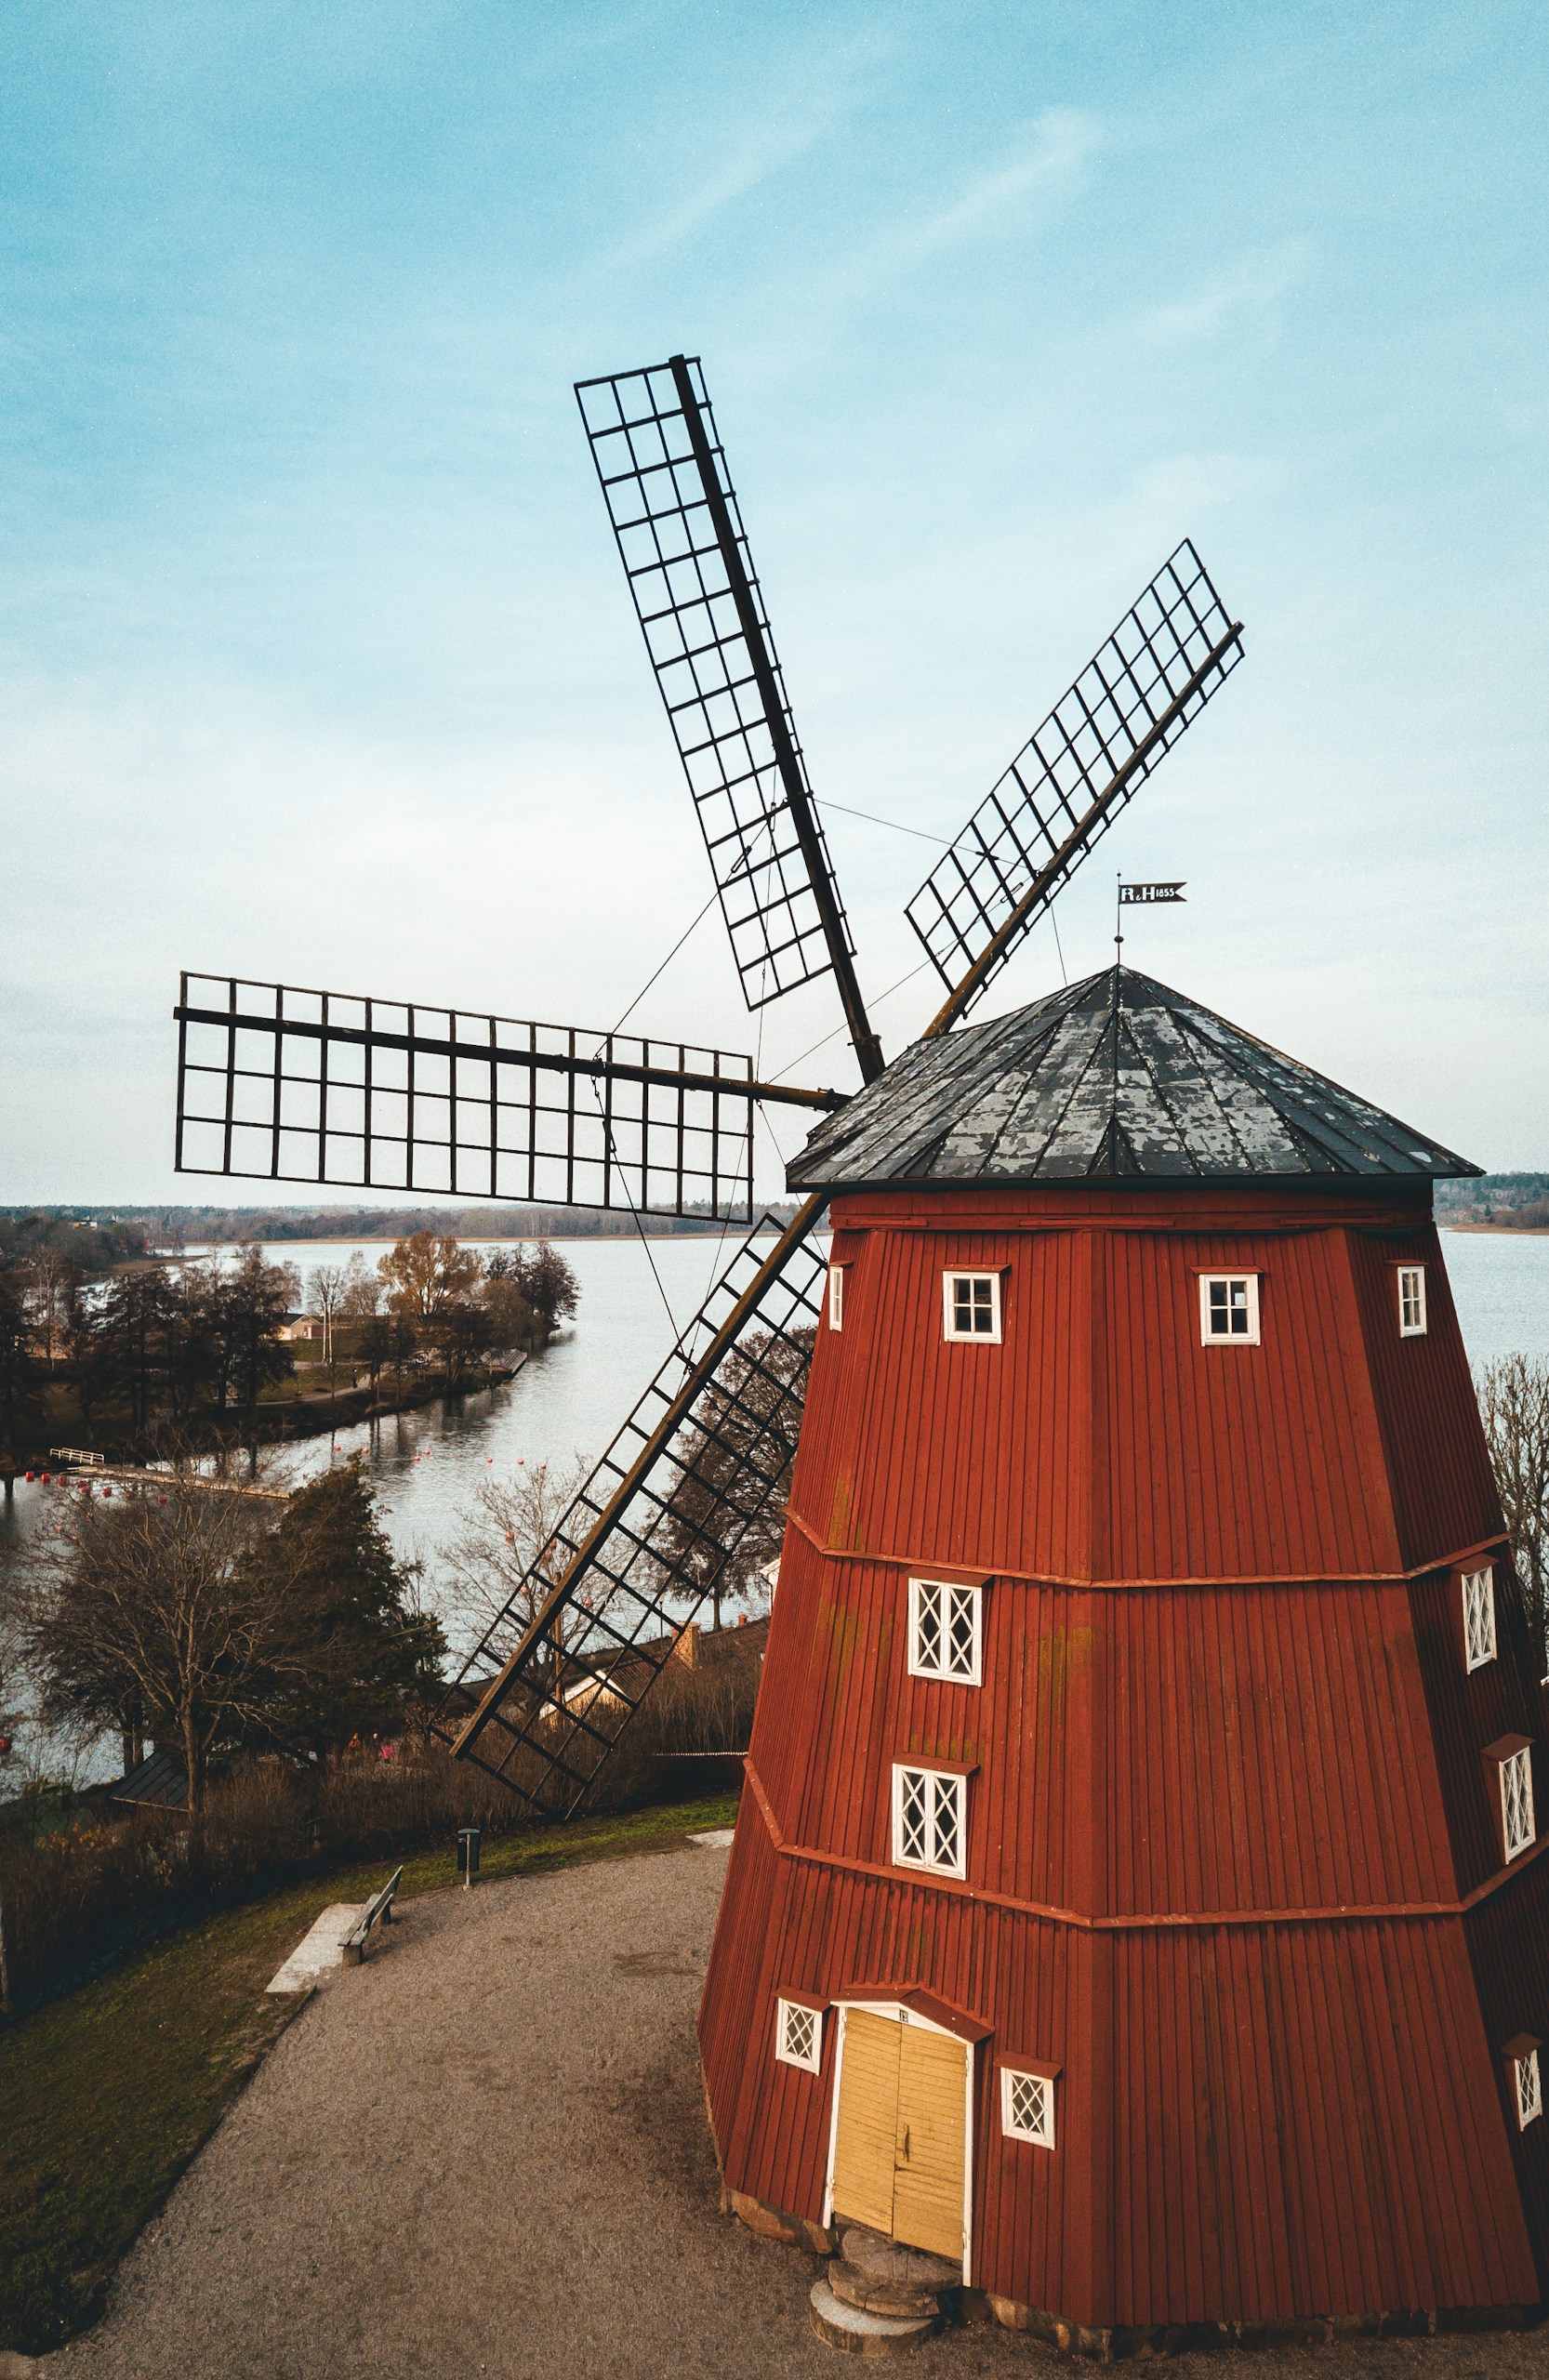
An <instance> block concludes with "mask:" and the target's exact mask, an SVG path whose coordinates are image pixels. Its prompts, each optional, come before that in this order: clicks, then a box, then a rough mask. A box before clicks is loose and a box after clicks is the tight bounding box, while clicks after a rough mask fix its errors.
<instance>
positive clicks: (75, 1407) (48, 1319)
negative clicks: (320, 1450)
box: [0, 1231, 579, 1460]
mask: <svg viewBox="0 0 1549 2380" xmlns="http://www.w3.org/2000/svg"><path fill="white" fill-rule="evenodd" d="M305 1294H306V1301H307V1306H308V1308H309V1310H310V1311H311V1314H312V1315H313V1316H315V1317H316V1321H317V1325H318V1326H319V1328H320V1329H321V1335H322V1361H323V1364H324V1367H325V1369H326V1372H327V1377H328V1382H329V1387H330V1390H331V1391H332V1390H337V1388H338V1384H339V1375H340V1371H341V1369H342V1370H343V1371H344V1373H345V1380H346V1384H347V1385H353V1384H355V1383H356V1382H361V1383H363V1384H364V1385H365V1386H367V1387H369V1389H370V1391H371V1393H372V1396H373V1398H374V1399H375V1398H376V1397H377V1395H379V1394H380V1389H381V1382H382V1379H383V1376H384V1374H387V1373H391V1374H393V1375H394V1377H395V1380H396V1383H397V1386H398V1391H399V1394H400V1395H401V1394H402V1389H403V1379H404V1373H405V1371H407V1370H408V1369H411V1368H413V1369H423V1368H424V1367H425V1365H426V1364H427V1363H433V1364H434V1365H435V1366H436V1367H437V1369H438V1370H439V1374H440V1379H441V1383H442V1385H443V1387H444V1389H445V1390H446V1391H447V1392H448V1393H449V1394H451V1393H455V1392H456V1391H457V1390H458V1389H460V1388H462V1387H464V1386H466V1385H467V1383H468V1382H469V1379H470V1375H472V1374H474V1373H475V1372H476V1371H477V1369H478V1367H479V1366H480V1365H481V1364H482V1363H483V1362H485V1361H486V1360H488V1359H490V1358H492V1357H499V1356H504V1355H510V1354H512V1353H514V1352H516V1351H517V1350H521V1349H529V1348H534V1347H538V1346H542V1345H543V1344H544V1343H545V1342H546V1341H547V1340H549V1338H550V1337H551V1336H552V1335H553V1333H554V1331H555V1330H556V1329H558V1327H559V1325H560V1324H561V1322H563V1321H564V1320H565V1319H567V1318H568V1317H569V1316H571V1315H573V1314H574V1313H575V1311H576V1301H577V1297H578V1294H579V1293H578V1289H577V1286H576V1276H575V1275H574V1274H573V1272H572V1271H571V1269H570V1267H569V1265H568V1264H567V1263H565V1261H564V1258H563V1256H562V1255H561V1254H560V1252H559V1250H557V1249H556V1248H554V1247H553V1246H551V1245H550V1244H547V1243H539V1244H538V1245H536V1246H533V1247H528V1246H523V1245H522V1244H520V1243H518V1244H515V1245H513V1246H510V1247H504V1248H498V1249H496V1250H494V1251H493V1252H492V1253H491V1254H489V1255H488V1256H487V1257H483V1258H482V1257H481V1256H480V1254H479V1252H478V1251H477V1250H474V1249H470V1248H467V1247H464V1246H463V1245H462V1243H461V1242H460V1241H458V1240H457V1239H456V1238H455V1237H453V1236H451V1235H450V1234H447V1233H442V1234H436V1233H432V1232H428V1231H426V1232H416V1233H413V1234H412V1235H411V1236H409V1237H408V1238H406V1239H401V1240H399V1241H398V1242H397V1243H396V1245H395V1246H394V1247H392V1248H391V1249H389V1250H387V1251H386V1253H385V1254H384V1255H383V1256H382V1257H381V1258H380V1259H379V1260H378V1262H377V1263H376V1264H375V1265H370V1264H367V1263H365V1262H364V1259H363V1258H362V1257H361V1255H360V1254H359V1252H358V1251H357V1252H356V1253H355V1254H354V1255H353V1256H352V1257H351V1259H350V1260H349V1262H348V1263H324V1264H321V1265H319V1266H317V1267H316V1268H315V1269H314V1270H313V1272H312V1273H311V1276H310V1277H309V1278H308V1280H307V1283H306V1285H305ZM302 1298H303V1287H302V1282H301V1278H300V1276H299V1274H298V1271H297V1268H296V1267H295V1266H294V1265H291V1264H279V1263H271V1261H270V1259H269V1258H268V1257H267V1256H266V1255H265V1253H264V1250H262V1249H261V1248H260V1247H258V1246H256V1245H254V1246H248V1247H245V1248H243V1249H242V1250H239V1251H238V1253H237V1256H236V1260H235V1262H234V1263H218V1262H216V1261H214V1260H207V1259H206V1260H201V1259H191V1260H188V1261H186V1262H182V1263H166V1262H160V1261H156V1260H154V1259H141V1260H139V1261H138V1262H137V1261H133V1260H131V1261H130V1262H129V1263H121V1264H120V1265H119V1266H118V1268H117V1269H116V1270H114V1271H113V1272H112V1273H111V1274H110V1275H109V1276H108V1278H107V1280H106V1282H105V1284H104V1283H99V1282H97V1281H94V1280H93V1279H92V1277H91V1268H90V1266H89V1264H88V1262H87V1261H86V1256H85V1254H84V1252H83V1251H80V1250H77V1249H76V1248H74V1247H73V1245H72V1244H71V1241H70V1240H69V1238H68V1237H63V1238H61V1237H60V1236H59V1235H51V1236H39V1237H38V1238H36V1239H35V1240H34V1241H33V1244H32V1245H31V1246H23V1247H22V1248H20V1250H19V1249H18V1248H17V1247H16V1246H15V1244H14V1243H10V1244H0V1458H4V1457H6V1456H10V1457H11V1458H12V1459H13V1460H14V1459H16V1458H17V1457H19V1456H21V1455H24V1454H26V1453H29V1452H35V1451H39V1450H41V1448H43V1447H44V1446H45V1444H46V1441H47V1439H48V1437H50V1436H54V1437H60V1438H63V1437H79V1438H80V1439H81V1440H82V1441H84V1442H85V1443H86V1444H96V1443H99V1441H101V1440H102V1439H104V1438H107V1439H111V1440H112V1441H113V1442H114V1443H118V1442H123V1443H126V1445H128V1446H130V1447H134V1448H144V1447H148V1446H152V1445H154V1444H156V1443H157V1442H158V1440H159V1439H161V1438H167V1437H170V1438H175V1439H177V1440H179V1442H185V1443H186V1442H187V1440H188V1438H189V1435H190V1433H191V1431H192V1432H195V1433H197V1431H198V1430H199V1429H200V1428H201V1427H203V1426H205V1425H208V1424H214V1425H215V1426H216V1427H217V1429H218V1430H221V1431H224V1430H225V1429H227V1428H229V1426H230V1424H231V1422H232V1421H242V1420H247V1421H251V1419H252V1416H253V1414H254V1412H255V1410H256V1408H257V1407H258V1402H259V1400H260V1398H261V1397H262V1396H263V1395H264V1394H265V1392H266V1391H271V1390H273V1389H275V1388H277V1387H278V1386H279V1385H280V1384H281V1383H283V1382H286V1381H288V1380H289V1379H290V1378H291V1377H292V1375H293V1374H294V1372H295V1369H296V1342H295V1341H294V1339H293V1338H291V1337H290V1336H289V1335H288V1333H289V1329H290V1327H291V1325H292V1323H293V1321H294V1318H295V1317H296V1316H297V1314H298V1309H300V1307H301V1304H302Z"/></svg>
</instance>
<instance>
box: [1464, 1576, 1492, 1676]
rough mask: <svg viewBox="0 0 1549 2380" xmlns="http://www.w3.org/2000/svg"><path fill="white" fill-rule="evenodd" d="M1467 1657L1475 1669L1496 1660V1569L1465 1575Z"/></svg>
mask: <svg viewBox="0 0 1549 2380" xmlns="http://www.w3.org/2000/svg"><path fill="white" fill-rule="evenodd" d="M1463 1658H1464V1660H1465V1661H1466V1663H1467V1666H1468V1667H1469V1668H1470V1669H1471V1670H1478V1669H1483V1667H1484V1665H1485V1663H1486V1662H1487V1661H1492V1660H1493V1659H1495V1573H1494V1571H1493V1570H1492V1569H1484V1570H1465V1571H1464V1572H1463Z"/></svg>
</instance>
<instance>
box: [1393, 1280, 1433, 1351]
mask: <svg viewBox="0 0 1549 2380" xmlns="http://www.w3.org/2000/svg"><path fill="white" fill-rule="evenodd" d="M1411 1282H1412V1283H1413V1288H1412V1289H1411V1288H1410V1283H1411ZM1425 1330H1426V1322H1425V1267H1424V1265H1423V1264H1400V1265H1399V1267H1398V1336H1399V1338H1400V1339H1423V1338H1424V1336H1425Z"/></svg>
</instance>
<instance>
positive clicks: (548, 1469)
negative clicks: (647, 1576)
mask: <svg viewBox="0 0 1549 2380" xmlns="http://www.w3.org/2000/svg"><path fill="white" fill-rule="evenodd" d="M589 1468H590V1466H589V1463H588V1462H587V1461H586V1460H585V1458H584V1456H581V1455H576V1456H575V1457H574V1459H573V1460H572V1461H569V1462H565V1463H554V1462H529V1463H518V1464H517V1466H516V1468H515V1470H514V1471H513V1472H511V1473H510V1475H509V1476H508V1477H507V1478H504V1479H500V1478H496V1477H494V1476H490V1477H486V1478H484V1479H481V1480H480V1482H479V1484H478V1486H477V1488H475V1489H474V1491H473V1501H472V1502H471V1504H470V1505H469V1506H468V1508H467V1509H466V1510H465V1511H464V1512H463V1513H462V1514H461V1515H460V1516H459V1520H458V1525H457V1535H456V1536H455V1537H454V1538H453V1539H452V1540H450V1541H449V1543H447V1544H445V1545H444V1546H442V1547H441V1548H440V1549H439V1556H440V1578H439V1581H438V1601H439V1603H440V1605H441V1607H442V1609H443V1611H444V1615H445V1617H446V1619H447V1620H448V1621H449V1622H450V1623H451V1626H452V1628H453V1629H455V1630H456V1631H457V1633H458V1634H459V1635H460V1636H461V1637H462V1638H463V1640H464V1642H465V1643H469V1644H472V1643H475V1642H477V1640H478V1639H479V1638H480V1637H481V1636H482V1635H483V1633H484V1631H485V1630H486V1629H487V1628H489V1627H490V1626H491V1625H492V1624H493V1622H494V1621H495V1620H497V1619H498V1618H499V1617H500V1615H501V1613H502V1612H503V1611H505V1610H506V1608H507V1607H508V1606H509V1607H510V1609H511V1611H512V1614H513V1616H514V1618H515V1620H516V1622H517V1624H518V1626H519V1627H523V1628H525V1627H528V1626H530V1625H531V1623H532V1622H533V1620H536V1617H537V1614H538V1611H539V1609H540V1608H541V1607H542V1604H543V1601H544V1598H545V1596H546V1595H547V1594H548V1593H549V1588H550V1587H551V1586H552V1585H553V1584H554V1582H555V1580H557V1579H558V1578H559V1576H560V1574H561V1571H562V1570H563V1566H564V1561H565V1558H566V1556H565V1553H564V1549H563V1546H561V1545H560V1544H558V1543H557V1542H556V1535H555V1533H556V1531H557V1530H558V1528H559V1527H560V1524H561V1522H562V1521H563V1518H564V1516H565V1514H566V1513H567V1512H568V1511H569V1509H570V1506H571V1505H572V1503H573V1502H574V1501H575V1500H576V1494H577V1492H578V1490H579V1489H580V1488H581V1487H582V1485H583V1484H584V1482H585V1480H586V1477H587V1474H588V1472H589ZM597 1608H598V1607H597V1606H596V1605H595V1604H593V1605H592V1606H590V1607H589V1606H588V1605H587V1603H586V1602H585V1600H584V1599H583V1601H582V1603H581V1605H580V1607H579V1608H578V1609H576V1610H573V1611H567V1612H566V1613H565V1614H564V1615H563V1619H562V1620H560V1622H559V1633H558V1637H557V1646H558V1650H559V1654H560V1657H561V1659H562V1660H563V1656H564V1655H565V1654H566V1653H568V1652H569V1651H570V1650H571V1649H572V1648H573V1647H577V1646H579V1645H580V1643H581V1641H582V1640H583V1639H584V1637H585V1636H586V1633H587V1631H588V1629H589V1625H590V1622H591V1619H592V1617H593V1614H594V1612H595V1610H596V1609H597Z"/></svg>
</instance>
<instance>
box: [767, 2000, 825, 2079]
mask: <svg viewBox="0 0 1549 2380" xmlns="http://www.w3.org/2000/svg"><path fill="white" fill-rule="evenodd" d="M775 2056H776V2057H777V2058H778V2059H779V2061H780V2063H781V2065H782V2066H799V2067H801V2069H802V2071H803V2073H806V2074H815V2073H816V2072H817V2070H818V2069H819V2068H820V2067H821V2065H822V2063H823V2012H822V2010H821V2009H819V2008H809V2007H808V2006H807V2005H806V2003H805V2002H804V2001H801V2000H776V2001H775Z"/></svg>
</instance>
